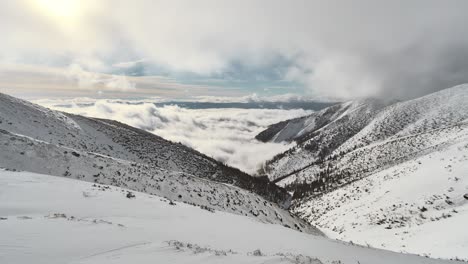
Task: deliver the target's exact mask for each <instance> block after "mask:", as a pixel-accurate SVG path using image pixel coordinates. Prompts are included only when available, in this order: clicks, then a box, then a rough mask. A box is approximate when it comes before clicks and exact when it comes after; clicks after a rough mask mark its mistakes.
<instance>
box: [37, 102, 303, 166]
mask: <svg viewBox="0 0 468 264" xmlns="http://www.w3.org/2000/svg"><path fill="white" fill-rule="evenodd" d="M36 102H37V103H39V104H42V105H44V106H46V107H50V108H53V109H56V110H61V111H66V112H70V113H74V114H80V115H85V116H91V117H100V118H108V119H114V120H118V121H121V122H123V123H126V124H129V125H131V126H135V127H138V128H141V129H144V130H147V131H150V132H152V133H154V134H156V135H159V136H161V137H163V138H166V139H169V140H171V141H175V142H181V143H183V144H185V145H187V146H190V147H192V148H194V149H196V150H198V151H200V152H202V153H204V154H206V155H208V156H211V157H213V158H215V159H217V160H219V161H222V162H225V163H227V164H229V165H231V166H234V167H237V168H240V169H242V170H244V171H246V172H248V173H255V172H256V171H257V169H258V168H259V166H261V164H262V163H263V162H264V161H266V160H268V159H270V158H272V157H273V156H274V155H276V154H278V153H280V152H283V151H285V150H287V149H288V148H290V147H291V146H292V145H286V144H279V143H261V142H259V141H256V140H255V139H254V137H255V135H256V134H258V133H259V132H260V131H262V130H263V129H265V128H266V127H267V126H268V125H270V124H273V123H276V122H279V121H282V120H285V119H290V118H295V117H299V116H303V115H306V114H308V113H310V111H304V110H302V109H297V110H268V109H197V110H194V109H186V108H180V107H178V106H164V107H156V106H155V105H154V104H152V103H139V104H127V103H125V102H122V101H119V102H116V101H112V100H97V101H95V100H92V99H86V100H67V101H63V100H39V101H36Z"/></svg>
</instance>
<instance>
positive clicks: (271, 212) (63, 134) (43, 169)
mask: <svg viewBox="0 0 468 264" xmlns="http://www.w3.org/2000/svg"><path fill="white" fill-rule="evenodd" d="M0 142H1V143H0V146H1V151H0V166H1V167H5V168H9V169H15V170H27V171H32V172H38V173H46V174H51V175H55V176H63V177H70V178H75V179H82V180H85V181H90V182H96V183H105V184H111V185H115V186H119V187H125V188H129V189H132V190H135V191H141V192H147V193H150V194H156V195H159V196H165V197H167V198H169V199H173V200H178V201H184V202H188V203H194V204H197V205H200V206H204V207H206V206H208V207H209V208H213V209H217V210H224V211H227V212H232V213H236V214H241V215H249V216H252V217H256V218H259V219H260V220H262V221H265V222H271V223H278V224H283V225H285V226H289V227H291V228H295V229H299V230H302V231H305V232H312V233H317V234H319V233H320V232H319V231H317V230H316V229H314V228H312V227H310V226H309V225H307V224H305V223H304V222H303V221H300V220H298V219H295V218H293V217H292V216H291V215H290V214H289V213H288V212H287V211H285V210H283V209H281V208H280V207H279V206H277V205H276V204H275V203H276V202H277V203H280V204H282V205H283V206H288V205H289V202H290V195H289V194H288V193H287V192H286V191H285V190H284V189H281V188H279V187H277V186H276V185H274V184H272V183H270V182H269V181H268V180H267V179H266V178H253V177H250V176H249V175H247V174H245V173H242V172H240V171H239V170H236V169H233V168H230V167H227V166H224V165H223V164H220V163H218V162H216V161H215V160H213V159H211V158H208V157H206V156H204V155H202V154H200V153H198V152H196V151H194V150H192V149H190V148H188V147H185V146H183V145H181V144H176V143H172V142H170V141H167V140H164V139H162V138H160V137H158V136H155V135H153V134H151V133H147V132H144V131H142V130H139V129H135V128H132V127H130V126H127V125H123V124H121V123H118V122H115V121H110V120H102V119H92V118H86V117H81V116H76V115H64V114H62V113H60V112H56V111H51V110H48V109H45V108H42V107H39V106H36V105H34V104H30V103H28V102H25V101H22V100H19V99H16V98H13V97H10V96H6V95H1V94H0ZM238 187H240V188H238ZM241 188H243V189H241ZM244 189H245V190H244ZM250 191H252V192H254V193H257V194H260V195H261V196H262V197H263V198H262V197H260V196H258V195H256V194H254V193H251V192H250ZM270 201H271V202H270Z"/></svg>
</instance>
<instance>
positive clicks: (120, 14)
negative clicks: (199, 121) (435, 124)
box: [0, 0, 468, 98]
mask: <svg viewBox="0 0 468 264" xmlns="http://www.w3.org/2000/svg"><path fill="white" fill-rule="evenodd" d="M54 2H55V4H54ZM63 2H66V3H68V4H63ZM44 3H49V4H44ZM58 7H60V8H58ZM466 10H468V1H464V0H448V1H438V0H414V1H406V0H396V1H383V0H377V1H376V0H358V1H352V2H351V1H335V0H331V1H317V0H311V1H308V0H293V1H281V0H272V1H262V0H258V1H215V0H202V1H179V0H175V1H153V0H137V1H123V0H112V1H111V0H103V1H92V0H67V1H59V0H56V1H54V0H49V1H38V0H20V1H2V3H0V32H2V33H3V39H2V41H1V42H0V62H21V63H34V64H40V65H51V64H53V65H57V66H60V65H62V66H64V67H68V66H69V65H71V64H78V65H81V66H82V67H83V68H84V69H86V70H90V71H97V72H106V71H109V70H110V68H111V66H112V65H124V66H128V63H127V64H125V62H131V61H145V62H152V63H153V64H154V65H157V67H156V68H158V69H164V72H171V73H187V72H189V73H191V74H196V75H200V76H205V77H206V78H210V77H213V76H215V77H217V78H227V79H230V78H232V77H233V76H234V79H236V78H237V77H236V76H240V77H239V78H242V76H241V75H243V74H255V76H251V77H252V78H251V79H258V80H264V79H265V78H267V79H268V78H269V76H275V78H276V79H284V80H286V81H292V82H295V83H297V84H298V85H299V84H300V85H303V86H305V87H307V89H308V92H309V93H310V94H312V95H314V96H317V97H325V98H352V97H361V96H384V97H414V96H418V95H422V94H425V93H429V92H432V91H435V90H439V89H442V88H446V87H450V86H453V85H456V84H459V83H464V82H468V65H467V61H468V27H467V26H466V25H467V24H468V16H467V15H466ZM278 58H280V59H278ZM257 75H258V76H257ZM234 81H235V80H234ZM120 85H121V80H116V81H115V82H113V83H112V84H111V85H110V86H111V87H115V86H120Z"/></svg>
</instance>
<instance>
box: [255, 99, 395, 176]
mask: <svg viewBox="0 0 468 264" xmlns="http://www.w3.org/2000/svg"><path fill="white" fill-rule="evenodd" d="M385 105H386V104H385V103H384V102H382V101H380V100H378V99H362V100H357V101H353V102H346V103H342V104H337V105H334V106H331V107H328V108H326V109H324V110H322V111H319V112H316V113H313V114H311V115H309V116H305V117H302V118H297V119H292V120H288V121H284V122H281V123H278V124H274V125H272V126H270V128H268V129H267V130H265V131H263V132H261V133H260V134H259V135H257V137H256V138H257V139H259V140H261V141H275V142H281V141H295V142H297V144H298V145H297V146H296V147H294V148H292V149H290V150H288V151H287V152H285V153H282V154H279V155H277V156H276V157H274V158H273V159H272V160H271V161H269V162H267V164H266V166H265V167H264V169H265V171H266V172H265V173H266V174H267V175H268V177H270V179H272V180H275V179H277V178H279V177H282V176H284V175H287V174H289V173H292V172H294V171H296V170H300V169H301V168H302V167H303V166H304V164H310V163H312V162H314V161H316V160H318V159H322V158H324V157H325V156H327V155H329V154H330V153H331V152H332V151H334V150H335V149H336V148H338V147H339V146H340V145H341V144H343V143H344V142H346V140H348V139H349V138H351V137H353V136H354V135H355V134H356V133H358V132H359V131H360V130H361V129H363V128H364V127H365V126H366V125H367V124H369V122H371V120H372V118H374V116H375V115H376V114H377V113H378V112H379V111H380V110H381V109H382V108H383V107H384V106H385ZM317 142H326V143H324V144H320V143H317Z"/></svg>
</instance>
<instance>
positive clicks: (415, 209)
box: [293, 137, 468, 259]
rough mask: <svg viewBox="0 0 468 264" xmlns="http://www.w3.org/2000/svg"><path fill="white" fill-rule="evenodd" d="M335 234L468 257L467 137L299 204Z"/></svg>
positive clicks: (358, 240) (298, 208)
mask: <svg viewBox="0 0 468 264" xmlns="http://www.w3.org/2000/svg"><path fill="white" fill-rule="evenodd" d="M293 211H295V212H297V213H298V214H300V215H301V216H302V217H303V218H304V219H307V220H308V221H310V222H311V223H313V224H315V225H317V226H318V227H320V228H322V230H324V231H325V232H326V234H327V235H329V236H330V237H334V238H338V239H341V240H345V241H349V240H352V241H353V242H355V243H359V244H362V245H366V244H369V245H371V246H373V247H378V248H385V249H390V250H395V251H403V252H411V253H418V254H424V255H428V256H431V257H440V258H454V257H459V258H463V259H468V230H467V229H466V224H467V223H468V137H466V138H465V140H464V141H463V142H460V143H457V144H453V145H451V146H450V147H447V148H444V149H440V150H439V151H434V152H431V153H429V154H427V155H424V156H421V157H419V158H415V159H412V160H410V161H407V162H404V163H402V164H399V165H396V166H392V167H390V168H388V169H385V170H382V171H380V172H378V173H375V174H372V175H370V176H368V177H366V178H364V179H362V180H358V181H355V182H353V183H351V184H349V185H346V186H344V187H342V188H339V189H337V190H334V191H332V192H328V193H326V194H323V195H320V196H318V197H314V198H308V199H304V200H302V201H300V202H298V203H296V204H295V208H294V209H293Z"/></svg>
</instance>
